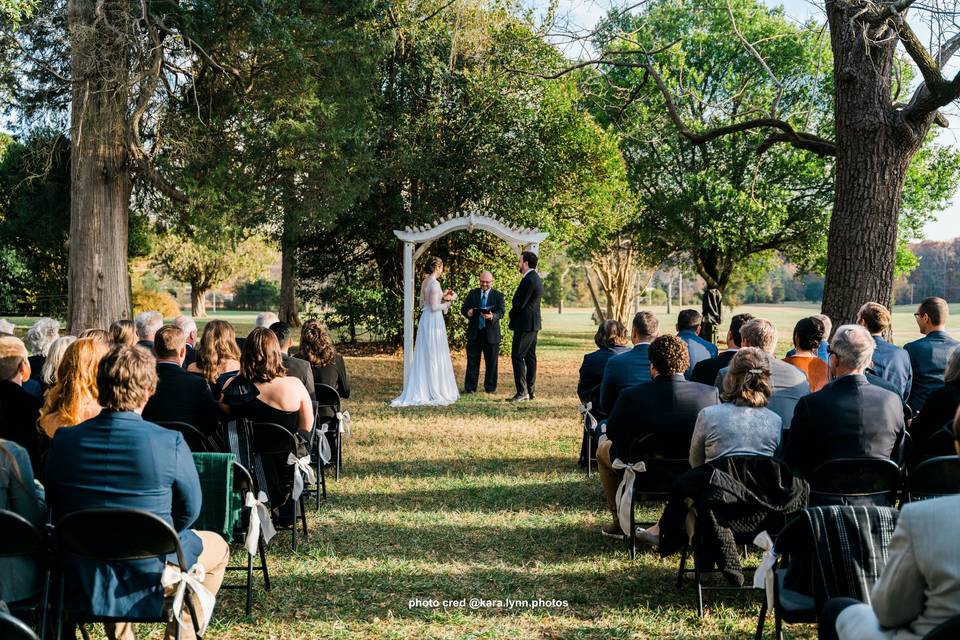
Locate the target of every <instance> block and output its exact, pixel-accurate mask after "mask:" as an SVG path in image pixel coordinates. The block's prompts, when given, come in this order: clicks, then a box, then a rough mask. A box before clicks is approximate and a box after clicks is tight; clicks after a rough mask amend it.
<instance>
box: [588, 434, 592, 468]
mask: <svg viewBox="0 0 960 640" xmlns="http://www.w3.org/2000/svg"><path fill="white" fill-rule="evenodd" d="M591 467H593V438H591V437H590V434H589V433H588V434H587V477H588V478H589V477H590V472H591V471H592V469H591Z"/></svg>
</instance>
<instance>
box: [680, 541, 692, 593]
mask: <svg viewBox="0 0 960 640" xmlns="http://www.w3.org/2000/svg"><path fill="white" fill-rule="evenodd" d="M689 549H690V545H688V544H684V545H683V551H681V552H680V568H679V569H678V570H677V589H679V588H680V587H682V586H683V572H684V571H685V570H686V568H687V551H688V550H689Z"/></svg>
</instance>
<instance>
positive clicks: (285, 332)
mask: <svg viewBox="0 0 960 640" xmlns="http://www.w3.org/2000/svg"><path fill="white" fill-rule="evenodd" d="M270 331H273V335H275V336H277V342H278V343H279V344H280V356H281V358H282V359H283V368H284V369H286V370H287V375H288V376H293V377H294V378H296V379H298V380H299V381H300V382H302V383H303V386H304V388H305V389H306V390H307V393H308V394H310V399H311V400H316V399H317V398H316V395H315V393H316V391H315V390H314V388H313V369H312V368H311V367H310V364H309V363H308V362H307V361H306V360H301V359H300V358H294V357H293V356H291V355H290V345H291V344H292V343H293V330H292V329H291V328H290V325H288V324H287V323H286V322H274V323H273V324H272V325H270Z"/></svg>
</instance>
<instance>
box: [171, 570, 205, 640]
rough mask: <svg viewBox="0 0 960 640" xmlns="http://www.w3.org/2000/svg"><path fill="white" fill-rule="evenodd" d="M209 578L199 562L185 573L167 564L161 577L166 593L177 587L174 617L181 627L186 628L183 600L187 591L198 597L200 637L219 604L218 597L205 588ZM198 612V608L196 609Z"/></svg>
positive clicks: (174, 598)
mask: <svg viewBox="0 0 960 640" xmlns="http://www.w3.org/2000/svg"><path fill="white" fill-rule="evenodd" d="M206 577H207V570H206V569H204V567H203V565H202V564H200V563H199V562H198V563H196V564H195V565H193V566H192V567H190V570H189V571H184V570H182V569H181V568H180V567H178V566H176V565H172V564H167V565H165V566H164V567H163V574H162V575H161V576H160V584H161V585H163V588H164V591H166V590H167V589H169V588H170V587H173V586H176V587H177V591H176V593H175V595H174V596H173V617H174V618H176V620H177V624H179V625H180V626H181V627H183V626H186V625H185V623H184V621H183V607H184V602H183V599H184V597H185V596H186V595H187V589H190V591H193V592H194V593H195V594H196V596H197V604H199V605H200V611H199V612H198V613H199V614H200V624H199V630H200V635H203V632H204V631H206V629H207V625H208V624H210V618H212V617H213V607H214V605H215V604H216V603H217V599H216V597H215V596H214V595H213V594H212V593H210V591H209V590H208V589H207V588H206V587H205V586H203V581H204V580H205V579H206ZM194 611H196V607H194Z"/></svg>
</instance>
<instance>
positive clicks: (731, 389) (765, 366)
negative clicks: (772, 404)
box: [722, 347, 773, 407]
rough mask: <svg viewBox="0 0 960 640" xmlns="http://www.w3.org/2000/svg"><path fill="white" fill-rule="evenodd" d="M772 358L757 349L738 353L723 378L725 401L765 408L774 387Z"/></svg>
mask: <svg viewBox="0 0 960 640" xmlns="http://www.w3.org/2000/svg"><path fill="white" fill-rule="evenodd" d="M770 375H771V374H770V356H769V355H767V353H766V352H765V351H763V350H761V349H757V348H756V347H744V348H742V349H740V350H739V351H737V353H736V355H735V356H733V360H732V361H731V362H730V368H729V369H727V375H726V376H724V378H723V394H722V395H723V401H724V402H732V403H733V404H736V405H739V406H742V407H765V406H767V401H768V400H769V399H770V396H771V395H773V387H772V385H771V383H770Z"/></svg>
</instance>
